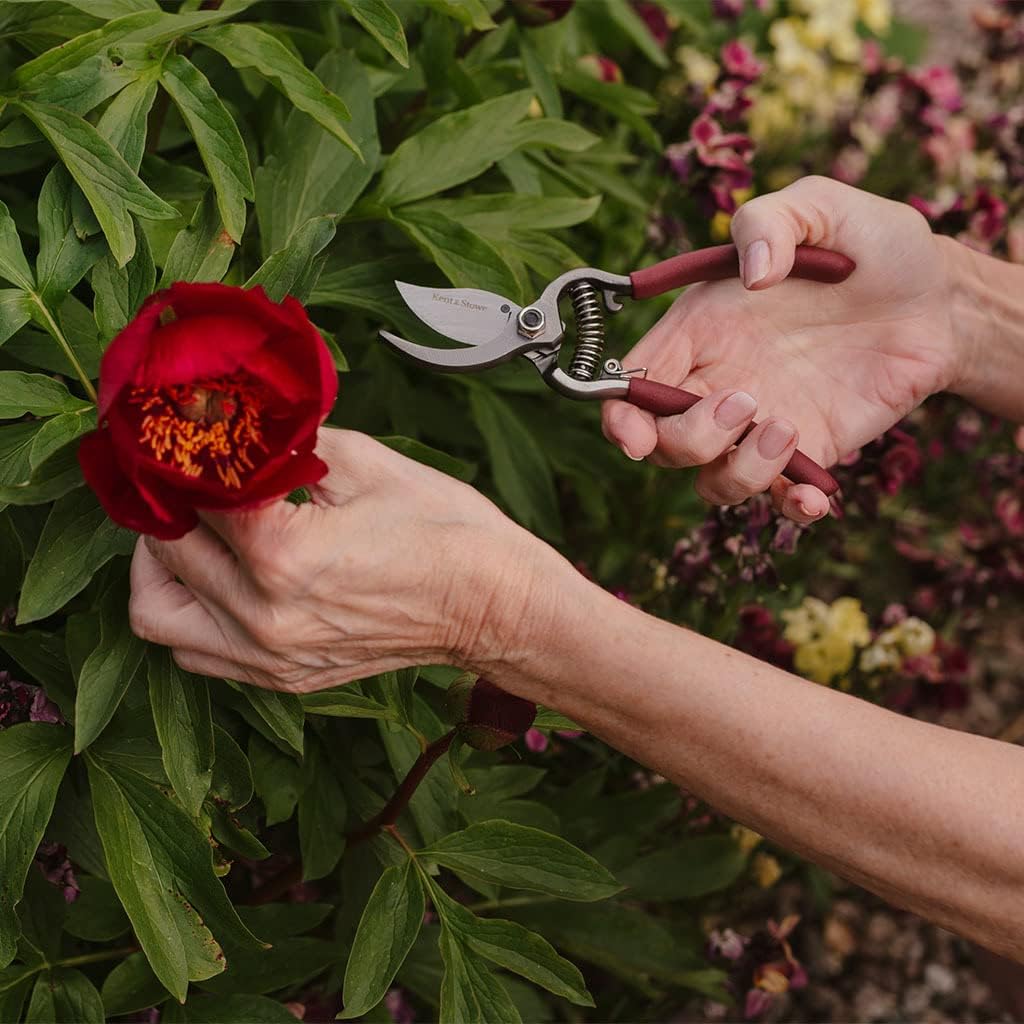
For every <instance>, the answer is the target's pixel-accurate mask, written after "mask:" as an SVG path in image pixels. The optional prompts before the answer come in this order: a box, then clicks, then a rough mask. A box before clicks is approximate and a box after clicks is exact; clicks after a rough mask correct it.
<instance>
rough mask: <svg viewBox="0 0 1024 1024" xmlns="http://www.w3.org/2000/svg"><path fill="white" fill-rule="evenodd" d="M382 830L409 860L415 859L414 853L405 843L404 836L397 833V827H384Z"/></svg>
mask: <svg viewBox="0 0 1024 1024" xmlns="http://www.w3.org/2000/svg"><path fill="white" fill-rule="evenodd" d="M383 830H384V831H385V832H387V834H388V835H389V836H391V838H392V839H394V840H395V842H396V843H398V845H399V846H400V847H401V848H402V849H403V850H405V852H406V853H407V854H408V855H409V857H410V859H412V860H415V859H416V851H415V850H414V849H413V848H412V847H411V846H410V845H409V844H408V843H407V842H406V841H405V836H403V835H402V833H401V832H399V831H398V826H397V825H385V826H384V829H383Z"/></svg>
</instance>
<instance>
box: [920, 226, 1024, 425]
mask: <svg viewBox="0 0 1024 1024" xmlns="http://www.w3.org/2000/svg"><path fill="white" fill-rule="evenodd" d="M940 243H941V244H942V245H943V247H944V252H945V254H946V259H947V263H948V266H949V277H950V281H951V282H952V290H951V309H950V313H951V318H952V335H953V338H954V339H955V343H956V345H957V348H958V351H959V353H960V355H959V360H958V363H959V373H958V376H957V379H956V380H955V381H954V383H953V386H952V388H951V390H953V391H954V392H956V393H957V394H959V395H962V396H963V397H964V398H966V399H968V400H969V401H970V402H972V403H973V404H974V405H976V406H978V407H979V408H981V409H985V410H986V411H988V412H992V413H995V414H996V415H997V416H1002V417H1004V418H1005V419H1008V420H1012V421H1013V422H1014V423H1024V266H1021V265H1019V264H1016V263H1009V262H1007V261H1005V260H999V259H995V258H994V257H992V256H986V255H984V254H983V253H979V252H976V251H974V250H973V249H970V248H968V247H967V246H965V245H962V244H961V243H959V242H955V241H954V240H953V239H949V238H943V239H940Z"/></svg>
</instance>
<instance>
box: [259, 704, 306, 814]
mask: <svg viewBox="0 0 1024 1024" xmlns="http://www.w3.org/2000/svg"><path fill="white" fill-rule="evenodd" d="M310 696H312V695H310ZM249 764H250V765H251V766H252V779H253V785H254V786H255V789H256V795H257V796H258V797H259V798H260V799H261V800H262V801H263V806H264V808H265V810H266V821H267V825H268V826H270V825H277V824H280V822H282V821H287V820H288V819H289V818H290V817H291V816H292V815H293V814H294V813H295V806H296V804H297V803H298V802H299V797H300V796H301V795H302V791H303V790H304V789H305V788H306V779H305V776H304V775H303V774H302V768H301V767H300V766H299V765H298V764H296V763H295V760H294V759H293V758H291V757H289V756H288V755H287V754H282V753H281V751H280V750H278V749H277V747H275V746H274V745H273V744H272V743H268V742H267V741H266V740H265V739H263V737H262V736H260V734H259V733H258V732H255V731H254V732H251V733H250V734H249Z"/></svg>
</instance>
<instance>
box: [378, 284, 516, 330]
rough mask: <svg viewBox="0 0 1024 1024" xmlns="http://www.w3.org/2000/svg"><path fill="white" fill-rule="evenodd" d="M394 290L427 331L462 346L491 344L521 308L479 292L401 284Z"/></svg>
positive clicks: (490, 294)
mask: <svg viewBox="0 0 1024 1024" xmlns="http://www.w3.org/2000/svg"><path fill="white" fill-rule="evenodd" d="M395 287H396V288H397V289H398V291H399V293H400V294H401V296H402V298H403V299H404V300H405V304H406V305H407V306H408V307H409V308H410V309H411V310H412V311H413V312H414V313H415V314H416V316H418V317H419V318H420V320H422V321H423V322H424V323H425V324H426V325H427V326H428V327H430V328H432V329H433V330H435V331H437V333H438V334H443V335H444V336H445V337H446V338H451V339H452V341H461V342H462V343H463V344H464V345H486V344H487V342H489V341H493V340H494V339H495V338H496V337H497V336H498V335H499V334H500V333H501V332H502V330H503V329H504V328H505V326H506V325H507V324H509V323H511V322H513V321H514V320H515V318H516V317H517V316H518V315H519V310H520V308H521V307H520V306H517V305H516V304H515V303H514V302H511V301H510V300H509V299H506V298H504V297H503V296H501V295H495V294H494V292H485V291H483V290H481V289H480V288H422V287H420V285H417V284H406V283H405V282H404V281H396V282H395Z"/></svg>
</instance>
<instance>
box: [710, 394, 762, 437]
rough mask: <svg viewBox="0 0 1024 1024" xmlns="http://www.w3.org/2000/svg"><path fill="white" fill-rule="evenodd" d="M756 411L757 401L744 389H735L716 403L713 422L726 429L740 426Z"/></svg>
mask: <svg viewBox="0 0 1024 1024" xmlns="http://www.w3.org/2000/svg"><path fill="white" fill-rule="evenodd" d="M756 411H757V402H756V401H754V397H753V395H748V394H747V393H746V391H737V392H735V393H734V394H732V395H730V396H729V397H728V398H726V399H723V400H722V401H721V402H719V403H718V408H717V409H716V410H715V422H716V423H717V424H718V425H719V426H720V427H724V428H725V429H726V430H735V429H736V428H737V427H739V426H742V425H743V424H744V423H746V422H747V420H749V419H750V417H751V416H753V415H754V413H755V412H756Z"/></svg>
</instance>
